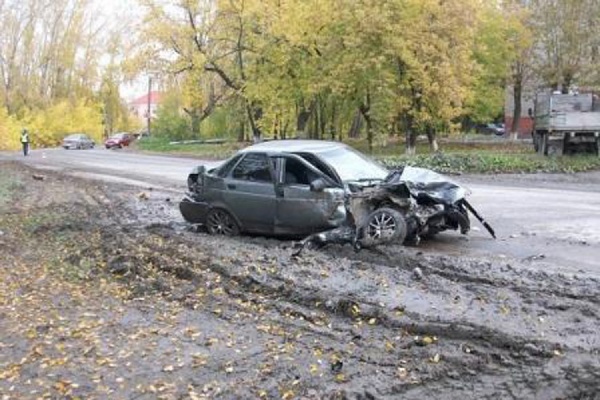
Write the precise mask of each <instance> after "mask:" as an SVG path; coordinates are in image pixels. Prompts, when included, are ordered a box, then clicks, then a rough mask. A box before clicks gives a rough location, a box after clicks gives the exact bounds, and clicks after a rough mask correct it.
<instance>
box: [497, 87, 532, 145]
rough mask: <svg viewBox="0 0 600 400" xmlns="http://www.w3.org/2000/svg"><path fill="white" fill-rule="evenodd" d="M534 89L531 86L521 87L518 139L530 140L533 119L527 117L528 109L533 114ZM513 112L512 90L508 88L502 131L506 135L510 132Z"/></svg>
mask: <svg viewBox="0 0 600 400" xmlns="http://www.w3.org/2000/svg"><path fill="white" fill-rule="evenodd" d="M535 93H536V89H534V88H533V87H531V85H525V86H524V87H523V93H522V95H521V118H519V129H518V135H517V136H518V137H519V138H530V137H531V132H532V131H533V119H532V118H531V117H530V116H529V109H531V110H532V112H533V103H534V101H535ZM514 110H515V101H514V97H513V88H512V86H508V87H507V88H506V96H505V101H504V129H505V130H506V132H507V133H510V132H511V131H512V124H513V118H514V116H513V113H514Z"/></svg>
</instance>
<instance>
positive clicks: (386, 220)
mask: <svg viewBox="0 0 600 400" xmlns="http://www.w3.org/2000/svg"><path fill="white" fill-rule="evenodd" d="M406 231H407V229H406V221H405V220H404V217H403V216H402V214H400V212H398V211H396V210H394V209H393V208H387V207H384V208H380V209H378V210H375V211H373V212H372V213H371V214H370V215H369V216H368V217H367V221H366V223H365V224H364V226H363V227H362V240H361V242H362V245H363V246H364V247H369V246H374V245H378V244H383V243H389V242H396V241H397V242H399V243H402V242H403V241H404V239H405V238H406Z"/></svg>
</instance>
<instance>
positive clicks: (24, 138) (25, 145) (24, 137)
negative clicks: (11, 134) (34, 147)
mask: <svg viewBox="0 0 600 400" xmlns="http://www.w3.org/2000/svg"><path fill="white" fill-rule="evenodd" d="M21 144H22V145H23V155H24V156H27V153H29V132H27V129H23V131H22V132H21Z"/></svg>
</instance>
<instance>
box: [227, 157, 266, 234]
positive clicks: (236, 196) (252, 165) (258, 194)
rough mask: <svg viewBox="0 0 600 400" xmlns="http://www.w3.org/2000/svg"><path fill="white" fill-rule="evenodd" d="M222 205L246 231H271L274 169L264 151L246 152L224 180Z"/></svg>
mask: <svg viewBox="0 0 600 400" xmlns="http://www.w3.org/2000/svg"><path fill="white" fill-rule="evenodd" d="M224 184H225V185H224V190H223V192H222V197H223V201H224V203H225V205H226V206H227V207H228V208H229V210H230V211H231V212H232V213H233V214H234V216H235V217H236V218H237V219H238V221H239V222H240V224H241V225H242V229H243V230H245V231H248V232H256V233H273V222H274V220H275V203H276V202H275V200H276V197H275V181H274V170H273V167H272V165H271V162H270V161H269V158H268V157H267V155H266V154H264V153H247V154H246V155H244V157H243V158H242V159H241V160H240V161H239V162H238V164H237V165H236V166H235V168H233V170H232V171H231V172H230V173H229V174H228V175H227V176H226V177H225V179H224Z"/></svg>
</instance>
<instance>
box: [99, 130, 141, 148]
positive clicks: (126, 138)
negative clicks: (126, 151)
mask: <svg viewBox="0 0 600 400" xmlns="http://www.w3.org/2000/svg"><path fill="white" fill-rule="evenodd" d="M134 139H135V137H134V136H133V135H132V134H130V133H126V132H120V133H115V134H114V135H112V136H111V137H109V138H108V139H106V141H105V142H104V147H106V148H107V149H113V148H119V149H120V148H122V147H123V146H129V145H130V144H131V142H133V141H134Z"/></svg>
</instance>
